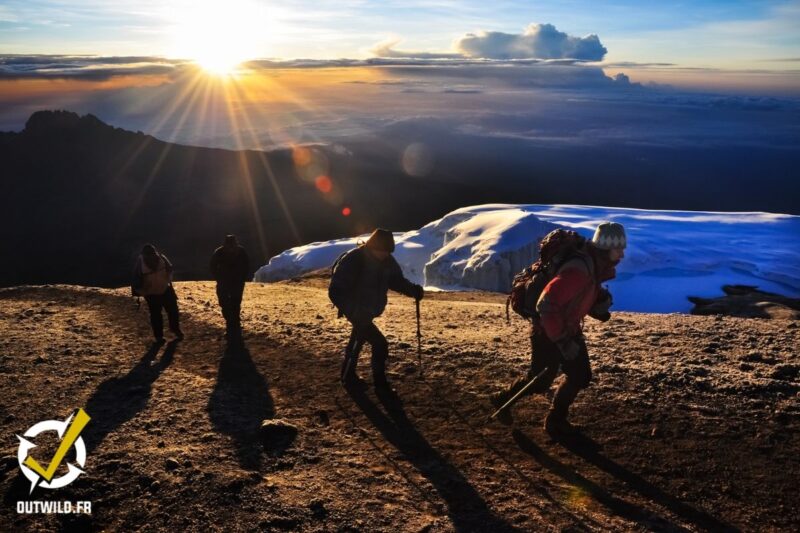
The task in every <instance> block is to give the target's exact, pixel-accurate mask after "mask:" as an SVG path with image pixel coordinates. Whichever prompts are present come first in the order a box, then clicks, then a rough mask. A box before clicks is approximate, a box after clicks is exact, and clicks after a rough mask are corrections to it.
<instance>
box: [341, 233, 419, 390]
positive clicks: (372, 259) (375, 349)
mask: <svg viewBox="0 0 800 533" xmlns="http://www.w3.org/2000/svg"><path fill="white" fill-rule="evenodd" d="M392 252H394V237H393V235H392V233H391V232H390V231H388V230H385V229H376V230H375V231H374V232H373V233H372V235H370V237H369V238H368V239H367V242H366V243H364V244H362V245H359V246H358V247H357V248H354V249H352V250H349V251H347V252H345V253H344V254H342V255H341V256H340V257H339V259H337V260H336V263H334V265H333V273H332V276H331V282H330V286H329V288H328V296H329V297H330V299H331V301H332V302H333V304H334V305H335V306H336V308H337V309H338V310H339V317H341V316H344V317H346V318H347V320H349V321H350V323H351V324H352V325H353V330H352V333H351V335H350V342H349V343H348V346H347V349H346V350H345V358H344V361H343V362H342V373H341V378H342V383H343V384H344V385H345V386H346V387H352V386H358V385H360V384H362V383H363V382H362V381H361V379H360V378H359V377H358V374H357V373H356V364H357V363H358V356H359V351H360V349H361V346H362V345H363V344H364V343H369V345H370V346H371V347H372V361H371V362H372V377H373V383H374V385H375V388H376V389H383V390H390V388H389V382H388V381H387V380H386V358H387V356H388V354H389V344H388V342H387V341H386V337H384V336H383V334H382V333H381V331H380V330H379V329H378V328H377V326H375V324H374V323H373V322H372V321H373V320H374V319H375V318H377V317H379V316H380V315H381V314H383V311H384V309H385V308H386V303H387V297H386V294H387V292H388V290H389V289H392V290H393V291H397V292H399V293H402V294H404V295H406V296H409V297H411V298H414V299H416V300H417V301H419V300H421V299H422V298H423V296H424V294H425V291H424V290H423V288H422V287H421V286H419V285H415V284H414V283H411V282H410V281H409V280H407V279H406V278H405V276H404V275H403V271H402V269H401V268H400V265H399V264H398V263H397V261H396V260H395V258H394V257H393V256H392Z"/></svg>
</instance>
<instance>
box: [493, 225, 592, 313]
mask: <svg viewBox="0 0 800 533" xmlns="http://www.w3.org/2000/svg"><path fill="white" fill-rule="evenodd" d="M585 246H586V239H585V238H584V237H582V236H580V235H579V234H578V233H576V232H574V231H571V230H566V229H557V230H553V231H551V232H550V233H548V234H547V235H545V236H544V238H543V239H542V240H541V242H540V243H539V259H537V260H536V262H535V263H533V264H532V265H531V266H529V267H527V268H525V269H524V270H522V271H521V272H519V273H518V274H517V275H516V276H514V280H513V281H512V282H511V292H510V293H509V295H508V298H507V299H506V320H508V321H509V322H510V320H511V316H510V315H509V313H508V308H509V306H510V307H511V309H513V310H514V312H515V313H517V314H518V315H520V316H521V317H522V318H524V319H526V320H531V321H534V320H538V319H539V313H537V312H536V302H538V301H539V297H540V296H541V294H542V291H543V290H544V288H545V287H546V286H547V284H548V283H550V280H552V279H553V278H554V277H555V275H556V273H557V272H558V269H559V268H561V267H562V266H563V265H564V264H566V263H567V262H568V261H571V260H572V259H575V258H576V257H582V258H585V252H584V249H585ZM588 263H589V262H588V261H587V267H588V268H591V265H589V264H588Z"/></svg>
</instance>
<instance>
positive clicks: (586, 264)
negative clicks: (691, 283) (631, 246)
mask: <svg viewBox="0 0 800 533" xmlns="http://www.w3.org/2000/svg"><path fill="white" fill-rule="evenodd" d="M626 245H627V239H626V236H625V229H624V228H623V227H622V225H621V224H618V223H615V222H603V223H601V224H600V225H599V226H598V227H597V230H596V231H595V233H594V236H593V237H592V240H591V241H590V242H588V243H587V246H586V248H585V250H584V251H582V252H579V253H576V254H575V256H574V257H573V258H572V259H569V260H568V261H567V262H566V263H564V264H563V265H562V266H561V267H560V268H559V269H558V271H557V273H556V275H555V276H554V277H553V279H552V280H550V282H549V283H548V284H547V285H546V286H545V288H544V290H543V291H542V294H541V296H540V297H539V300H538V302H537V304H536V311H537V312H538V314H539V317H540V318H539V320H535V321H534V322H533V324H532V328H531V368H530V370H529V371H528V373H527V375H526V376H524V377H523V378H521V379H519V380H517V381H516V382H515V383H514V384H513V385H512V386H511V387H509V388H508V389H507V390H505V391H502V392H500V393H498V394H495V395H493V396H492V398H491V400H492V403H493V404H494V405H495V406H496V407H498V408H499V407H500V406H502V405H504V404H505V403H506V402H507V401H508V400H509V399H510V398H511V397H512V396H514V395H515V394H516V393H517V392H519V391H520V390H522V388H523V387H525V385H526V384H527V383H528V382H530V381H531V380H534V383H533V384H532V385H531V386H530V387H529V388H528V389H527V391H526V392H527V393H534V392H540V393H541V392H545V391H547V390H549V389H550V385H551V384H552V383H553V380H554V379H555V378H556V375H557V374H558V370H559V368H561V370H562V371H563V372H564V375H565V379H564V381H563V382H562V383H561V385H559V387H558V389H557V390H556V393H555V396H554V397H553V404H552V407H551V408H550V412H549V413H548V414H547V417H546V418H545V423H544V428H545V430H546V431H547V432H548V433H550V434H551V435H555V434H568V433H572V432H574V431H575V428H574V427H573V426H572V425H571V424H570V423H569V422H568V421H567V413H568V411H569V407H570V405H572V403H573V402H574V401H575V398H576V397H577V396H578V393H579V392H580V391H581V389H584V388H586V387H588V386H589V382H590V381H591V378H592V370H591V365H590V364H589V353H588V351H587V348H586V342H585V339H584V337H583V333H582V326H583V320H584V318H585V317H586V316H587V315H589V316H591V317H593V318H596V319H598V320H601V321H603V322H605V321H607V320H608V319H609V318H611V315H610V313H609V308H610V307H611V303H612V300H611V294H610V293H609V292H608V290H606V289H605V288H603V287H601V286H600V284H601V283H602V282H604V281H607V280H610V279H612V278H614V277H616V266H617V265H618V264H619V262H620V261H621V260H622V258H623V257H624V256H625V247H626ZM502 414H503V418H504V419H505V421H506V422H510V413H508V409H506V410H505V412H503V413H502Z"/></svg>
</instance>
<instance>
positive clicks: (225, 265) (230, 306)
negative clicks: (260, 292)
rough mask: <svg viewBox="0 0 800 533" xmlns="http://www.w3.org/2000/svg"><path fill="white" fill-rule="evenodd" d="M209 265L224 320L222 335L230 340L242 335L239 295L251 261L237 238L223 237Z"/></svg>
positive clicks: (240, 298) (240, 299) (240, 297)
mask: <svg viewBox="0 0 800 533" xmlns="http://www.w3.org/2000/svg"><path fill="white" fill-rule="evenodd" d="M210 266H211V275H212V276H213V277H214V279H215V280H216V282H217V299H218V300H219V306H220V307H221V308H222V316H223V317H224V318H225V332H226V333H225V336H226V337H227V338H228V340H233V339H236V338H238V337H239V336H240V335H241V333H242V323H241V319H240V314H241V308H242V293H243V292H244V284H245V282H246V281H247V274H248V272H249V271H250V259H249V258H248V257H247V252H246V251H245V249H244V248H243V247H242V246H241V245H239V242H238V241H237V240H236V236H235V235H226V236H225V242H224V243H223V245H222V246H220V247H219V248H217V249H216V250H214V254H213V255H212V256H211V265H210Z"/></svg>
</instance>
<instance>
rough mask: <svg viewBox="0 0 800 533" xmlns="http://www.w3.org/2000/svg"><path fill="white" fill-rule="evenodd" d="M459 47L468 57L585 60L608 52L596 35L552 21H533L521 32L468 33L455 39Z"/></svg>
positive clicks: (601, 56)
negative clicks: (573, 31) (581, 34)
mask: <svg viewBox="0 0 800 533" xmlns="http://www.w3.org/2000/svg"><path fill="white" fill-rule="evenodd" d="M456 49H457V50H458V51H459V52H460V53H461V54H462V55H464V56H466V57H481V58H488V59H527V58H536V59H578V60H582V61H600V60H602V59H603V57H605V55H606V52H608V50H606V47H605V46H603V45H602V43H601V42H600V39H599V38H598V37H597V35H594V34H592V35H587V36H586V37H574V36H571V35H567V34H566V33H564V32H561V31H558V30H557V29H556V27H555V26H553V25H552V24H530V25H529V26H528V27H527V28H525V32H524V33H522V34H521V35H519V34H512V33H503V32H498V31H488V32H487V31H481V32H478V33H477V34H474V33H468V34H467V35H465V36H464V37H462V38H461V39H459V40H458V41H457V42H456Z"/></svg>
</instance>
